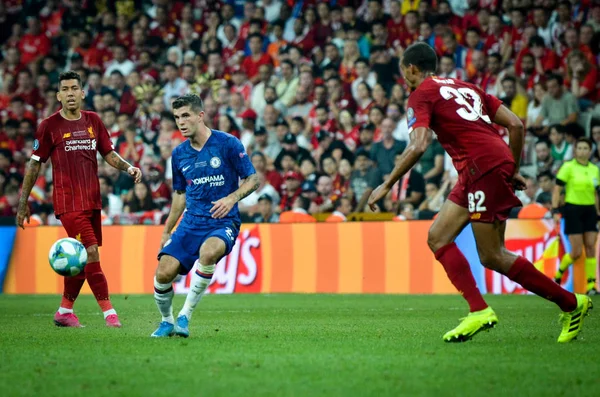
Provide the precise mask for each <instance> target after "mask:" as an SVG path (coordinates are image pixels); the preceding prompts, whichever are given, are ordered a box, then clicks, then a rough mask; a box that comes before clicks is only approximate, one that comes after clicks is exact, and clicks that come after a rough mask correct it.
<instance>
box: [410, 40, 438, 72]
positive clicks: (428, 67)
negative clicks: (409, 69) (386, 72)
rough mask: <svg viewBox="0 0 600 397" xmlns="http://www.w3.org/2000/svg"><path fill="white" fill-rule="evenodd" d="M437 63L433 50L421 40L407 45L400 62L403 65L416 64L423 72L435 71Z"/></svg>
mask: <svg viewBox="0 0 600 397" xmlns="http://www.w3.org/2000/svg"><path fill="white" fill-rule="evenodd" d="M437 63H438V59H437V55H436V54H435V50H434V49H433V48H431V46H430V45H429V44H426V43H421V42H419V43H415V44H412V45H411V46H410V47H408V48H407V49H406V51H404V56H403V57H402V64H403V65H404V66H408V65H413V66H416V67H417V68H418V69H419V70H420V71H421V72H423V73H427V72H431V73H435V71H436V69H437Z"/></svg>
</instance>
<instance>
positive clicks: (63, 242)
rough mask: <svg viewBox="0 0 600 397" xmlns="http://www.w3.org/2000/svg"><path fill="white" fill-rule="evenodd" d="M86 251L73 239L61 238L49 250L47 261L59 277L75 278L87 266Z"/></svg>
mask: <svg viewBox="0 0 600 397" xmlns="http://www.w3.org/2000/svg"><path fill="white" fill-rule="evenodd" d="M87 259H88V256H87V251H86V250H85V247H84V246H83V244H81V243H80V242H79V241H77V240H75V239H74V238H70V237H67V238H61V239H60V240H58V241H57V242H55V243H54V244H52V247H51V248H50V252H49V253H48V261H49V262H50V266H51V267H52V269H53V270H54V271H55V272H56V273H58V274H60V275H61V276H76V275H78V274H79V273H81V272H82V271H83V268H84V267H85V265H86V264H87Z"/></svg>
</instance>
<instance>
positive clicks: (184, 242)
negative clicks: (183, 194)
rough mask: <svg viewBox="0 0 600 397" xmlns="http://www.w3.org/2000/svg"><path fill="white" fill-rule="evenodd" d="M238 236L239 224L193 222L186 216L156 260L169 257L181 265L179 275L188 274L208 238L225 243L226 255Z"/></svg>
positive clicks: (205, 221) (222, 221) (228, 222)
mask: <svg viewBox="0 0 600 397" xmlns="http://www.w3.org/2000/svg"><path fill="white" fill-rule="evenodd" d="M238 234H239V224H236V223H235V222H232V221H231V220H229V219H223V220H214V219H210V218H206V219H204V221H202V222H194V221H193V220H192V221H190V220H189V219H188V220H187V222H186V216H185V215H184V219H183V220H182V221H181V223H180V225H179V226H178V227H177V230H175V233H173V234H172V235H171V239H170V240H168V241H167V242H166V244H165V246H164V247H163V249H162V250H161V251H160V252H159V253H158V259H159V260H160V257H161V256H163V255H169V256H172V257H173V258H175V259H177V260H178V261H179V263H181V268H180V269H179V273H180V274H188V273H189V272H190V270H192V267H193V266H194V263H195V262H196V260H197V259H198V257H199V256H200V247H201V246H202V244H204V242H205V241H206V240H208V239H209V238H210V237H217V238H220V239H221V240H223V242H224V243H225V254H223V256H226V255H228V254H229V253H230V252H231V250H232V249H233V246H234V245H235V240H236V239H237V236H238Z"/></svg>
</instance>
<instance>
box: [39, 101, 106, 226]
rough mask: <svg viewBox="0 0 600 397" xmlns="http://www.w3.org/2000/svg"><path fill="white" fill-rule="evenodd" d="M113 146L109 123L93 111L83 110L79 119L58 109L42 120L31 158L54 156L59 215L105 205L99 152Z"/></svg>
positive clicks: (53, 168)
mask: <svg viewBox="0 0 600 397" xmlns="http://www.w3.org/2000/svg"><path fill="white" fill-rule="evenodd" d="M113 149H114V148H113V146H112V143H111V141H110V136H109V134H108V131H107V130H106V127H105V126H104V124H103V123H102V120H100V117H99V116H98V115H97V114H96V113H94V112H87V111H81V117H80V118H79V120H67V119H65V118H64V117H63V116H62V115H61V114H60V111H59V112H56V113H54V114H53V115H52V116H50V117H48V118H47V119H45V120H43V121H42V122H41V123H40V125H39V126H38V130H37V133H36V140H35V142H34V151H33V154H32V156H31V158H32V159H34V160H36V161H41V162H43V163H45V162H46V160H48V158H50V159H51V160H52V180H53V182H54V195H53V202H54V212H55V213H56V215H57V216H60V215H61V214H64V213H65V212H73V211H85V210H93V209H102V202H101V199H100V184H99V183H98V162H97V160H96V153H97V152H100V154H101V155H102V156H106V155H107V154H108V153H110V152H111V151H112V150H113Z"/></svg>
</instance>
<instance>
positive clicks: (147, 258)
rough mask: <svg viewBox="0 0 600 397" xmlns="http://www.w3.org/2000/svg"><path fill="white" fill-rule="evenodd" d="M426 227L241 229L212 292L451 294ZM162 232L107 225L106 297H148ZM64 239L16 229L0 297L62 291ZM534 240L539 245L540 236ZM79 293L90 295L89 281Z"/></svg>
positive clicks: (532, 228)
mask: <svg viewBox="0 0 600 397" xmlns="http://www.w3.org/2000/svg"><path fill="white" fill-rule="evenodd" d="M518 222H519V223H521V222H524V223H523V224H521V225H520V226H522V227H519V230H527V231H528V233H532V234H540V235H542V234H544V233H546V231H545V229H543V228H540V227H539V226H536V225H534V224H533V222H539V221H518ZM527 222H530V223H531V225H529V224H527V225H525V223H527ZM430 225H431V222H430V221H411V222H351V223H342V224H338V223H336V224H326V223H314V224H285V225H284V224H260V225H254V224H245V225H243V226H242V230H241V232H240V235H239V237H238V240H237V243H236V246H235V247H234V249H233V251H232V252H231V254H230V255H228V257H227V258H224V259H223V260H222V261H221V262H220V263H219V265H218V266H217V270H216V273H215V276H214V277H213V284H212V285H211V287H210V291H211V292H212V293H233V292H236V293H244V292H246V293H259V292H260V293H278V292H283V293H394V294H431V293H443V294H447V293H456V291H455V289H454V287H453V286H452V284H451V283H450V281H449V280H448V279H447V277H446V273H445V271H444V269H443V267H442V266H441V265H440V264H439V263H437V261H436V260H435V258H434V256H433V254H432V253H431V252H430V250H429V248H428V246H427V231H428V229H429V226H430ZM538 229H539V230H538ZM162 230H163V228H162V227H161V226H107V227H104V229H103V244H104V246H103V247H101V248H100V260H101V265H102V268H103V269H104V271H105V273H106V276H107V279H108V282H109V288H110V292H111V293H113V294H139V293H152V292H153V276H154V271H155V269H156V264H157V260H156V255H157V253H158V247H159V243H160V238H161V233H162ZM62 237H66V233H65V232H64V230H63V229H62V228H60V227H37V228H26V230H19V231H18V233H17V237H16V240H15V244H14V249H13V253H12V256H11V259H10V264H9V269H8V274H7V277H6V280H5V283H4V292H5V293H9V294H36V293H37V294H59V293H61V292H62V284H63V281H62V277H60V276H58V275H56V274H55V273H54V272H53V271H52V269H51V268H50V265H49V264H48V250H49V248H50V246H51V245H52V243H53V242H54V241H56V240H57V239H59V238H62ZM534 237H535V239H537V240H535V239H534V240H535V241H536V242H535V244H539V242H537V241H538V240H539V238H540V237H539V236H534ZM519 238H520V239H521V240H522V239H523V237H522V236H520V237H519ZM534 240H532V241H534ZM508 241H509V240H508V236H507V243H508ZM533 259H536V258H533ZM575 274H576V276H577V277H578V278H581V277H580V276H582V275H579V276H578V273H577V271H576V272H575ZM188 282H189V281H188V280H187V279H186V278H183V279H182V280H181V281H179V282H177V283H176V284H175V290H176V291H177V292H179V293H182V292H185V291H186V286H187V284H188ZM575 288H576V289H578V282H577V280H576V282H575ZM490 292H494V291H490ZM82 293H90V290H89V287H87V284H86V286H85V287H84V290H83V291H82Z"/></svg>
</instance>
